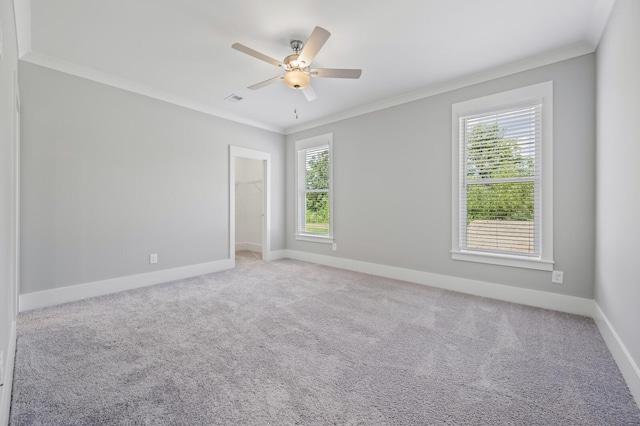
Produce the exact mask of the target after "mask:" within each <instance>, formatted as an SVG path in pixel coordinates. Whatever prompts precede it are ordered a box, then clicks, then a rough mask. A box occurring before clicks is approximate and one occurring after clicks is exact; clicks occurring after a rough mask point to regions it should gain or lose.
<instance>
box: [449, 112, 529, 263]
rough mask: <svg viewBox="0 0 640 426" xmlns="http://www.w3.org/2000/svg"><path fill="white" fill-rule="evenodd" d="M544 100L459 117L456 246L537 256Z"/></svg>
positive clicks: (464, 248)
mask: <svg viewBox="0 0 640 426" xmlns="http://www.w3.org/2000/svg"><path fill="white" fill-rule="evenodd" d="M541 118H542V104H541V103H540V102H535V103H533V104H530V105H523V106H519V107H511V108H508V109H505V110H502V111H496V112H491V113H484V114H479V115H473V116H467V117H461V118H460V134H461V135H462V138H461V144H462V147H461V151H462V153H463V155H461V156H460V160H461V162H462V164H461V165H460V171H461V176H460V184H461V187H460V248H461V249H463V250H478V251H488V252H496V253H507V254H518V255H523V256H536V257H537V256H540V155H539V153H540V151H541V150H540V148H541V142H542V140H541V138H542V133H541Z"/></svg>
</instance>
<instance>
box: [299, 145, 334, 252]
mask: <svg viewBox="0 0 640 426" xmlns="http://www.w3.org/2000/svg"><path fill="white" fill-rule="evenodd" d="M323 146H329V235H317V234H311V233H308V232H304V229H305V225H306V221H305V222H304V223H302V222H301V221H300V218H301V217H304V216H303V215H301V213H300V209H304V211H305V213H306V203H305V201H306V200H305V197H301V195H302V194H303V191H302V190H301V189H300V188H301V186H300V179H305V178H306V176H300V164H299V161H300V151H307V150H310V149H316V148H320V147H323ZM294 155H295V176H296V179H295V191H296V195H295V199H296V204H295V230H294V236H295V239H296V240H298V241H310V242H316V243H326V244H333V242H334V235H333V211H334V204H333V133H327V134H324V135H318V136H313V137H310V138H306V139H299V140H297V141H296V142H295V153H294ZM304 193H306V192H304Z"/></svg>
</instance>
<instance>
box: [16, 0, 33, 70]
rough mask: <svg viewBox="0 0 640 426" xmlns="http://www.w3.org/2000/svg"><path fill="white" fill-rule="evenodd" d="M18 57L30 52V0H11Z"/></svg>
mask: <svg viewBox="0 0 640 426" xmlns="http://www.w3.org/2000/svg"><path fill="white" fill-rule="evenodd" d="M13 15H14V19H15V21H16V39H17V42H18V58H20V57H22V56H23V55H26V54H27V53H29V52H31V0H13Z"/></svg>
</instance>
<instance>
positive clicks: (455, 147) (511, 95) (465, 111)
mask: <svg viewBox="0 0 640 426" xmlns="http://www.w3.org/2000/svg"><path fill="white" fill-rule="evenodd" d="M535 101H538V102H541V103H542V120H541V127H542V129H541V134H542V141H541V143H540V145H541V146H540V157H541V158H540V161H541V170H540V186H541V187H540V194H539V199H538V200H535V203H537V205H539V206H540V210H541V211H540V219H539V220H540V223H539V226H540V255H539V256H530V255H518V254H516V253H514V254H505V253H497V252H491V251H485V250H483V251H475V250H465V249H462V248H461V244H460V238H461V232H460V222H461V220H462V219H464V220H466V218H462V217H461V215H460V202H461V191H462V190H463V188H461V170H460V168H461V167H462V163H461V158H460V156H461V155H463V154H464V150H463V146H464V143H465V141H464V140H463V139H461V136H462V135H461V134H460V120H461V119H462V118H464V117H468V116H473V115H478V114H483V113H486V114H489V113H492V112H497V111H502V110H504V109H506V108H510V107H517V106H521V105H522V104H524V103H533V102H535ZM451 110H452V113H451V135H452V136H451V147H452V149H451V152H452V155H451V165H452V174H451V181H452V184H451V188H452V196H451V214H452V223H451V258H452V259H454V260H462V261H469V262H479V263H488V264H493V265H502V266H511V267H517V268H526V269H537V270H543V271H552V270H553V265H554V261H553V81H547V82H544V83H539V84H533V85H530V86H525V87H521V88H518V89H514V90H508V91H505V92H500V93H496V94H493V95H489V96H484V97H481V98H476V99H471V100H468V101H464V102H459V103H455V104H453V105H452V109H451Z"/></svg>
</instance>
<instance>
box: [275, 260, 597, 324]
mask: <svg viewBox="0 0 640 426" xmlns="http://www.w3.org/2000/svg"><path fill="white" fill-rule="evenodd" d="M281 251H282V252H283V253H280V251H278V252H272V256H273V257H272V258H271V259H272V260H273V259H277V258H283V257H286V258H289V259H295V260H302V261H305V262H312V263H318V264H320V265H326V266H332V267H334V268H341V269H348V270H350V271H355V272H362V273H365V274H371V275H378V276H381V277H385V278H392V279H396V280H402V281H409V282H412V283H416V284H423V285H427V286H429V287H437V288H441V289H445V290H452V291H457V292H460V293H466V294H472V295H474V296H481V297H488V298H491V299H497V300H502V301H505V302H513V303H519V304H521V305H528V306H535V307H537V308H544V309H551V310H554V311H559V312H566V313H569V314H575V315H583V316H587V317H590V318H591V317H593V304H594V302H593V300H592V299H585V298H583V297H575V296H567V295H564V294H557V293H549V292H546V291H539V290H531V289H528V288H520V287H511V286H508V285H503V284H495V283H490V282H486V281H478V280H471V279H468V278H460V277H452V276H449V275H441V274H433V273H430V272H423V271H416V270H413V269H404V268H398V267H395V266H387V265H378V264H375V263H369V262H362V261H359V260H351V259H344V258H341V257H334V256H325V255H320V254H313V253H307V252H302V251H298V250H289V249H286V250H281ZM276 256H278V257H276ZM280 256H281V257H280Z"/></svg>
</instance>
